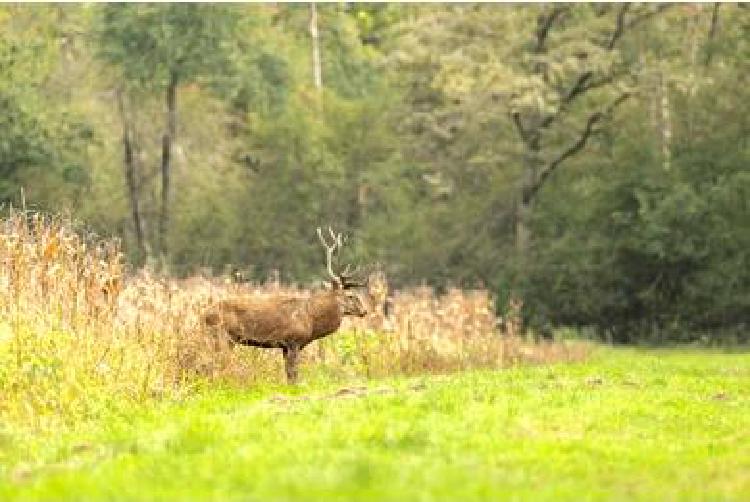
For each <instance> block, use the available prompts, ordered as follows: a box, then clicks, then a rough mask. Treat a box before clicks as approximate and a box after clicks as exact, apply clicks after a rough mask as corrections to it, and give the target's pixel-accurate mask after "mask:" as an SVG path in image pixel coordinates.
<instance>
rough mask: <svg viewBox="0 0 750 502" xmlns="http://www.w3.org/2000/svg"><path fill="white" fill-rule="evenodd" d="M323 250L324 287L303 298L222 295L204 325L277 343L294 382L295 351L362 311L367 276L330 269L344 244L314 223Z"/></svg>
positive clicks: (238, 339) (239, 337) (262, 343)
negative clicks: (227, 297)
mask: <svg viewBox="0 0 750 502" xmlns="http://www.w3.org/2000/svg"><path fill="white" fill-rule="evenodd" d="M317 232H318V238H319V239H320V241H321V243H322V244H323V247H324V248H325V252H326V268H327V270H328V275H329V276H330V279H331V280H330V283H329V286H328V288H327V289H326V290H323V291H314V292H312V293H311V294H310V296H309V297H308V298H294V297H284V296H278V295H277V296H271V297H243V298H231V299H226V300H222V301H220V302H218V303H216V304H214V305H213V306H211V307H209V309H208V310H207V311H206V312H205V313H204V315H203V322H204V324H205V325H206V326H208V327H210V328H214V329H218V330H219V331H220V332H223V333H225V334H226V335H228V338H229V340H230V341H231V343H232V344H234V345H247V346H251V347H262V348H268V349H276V348H278V349H281V351H282V353H283V355H284V367H285V370H286V377H287V381H288V382H289V383H292V384H293V383H296V382H297V376H298V373H297V364H298V359H299V353H300V351H301V350H302V349H303V348H305V346H307V345H308V344H310V343H311V342H313V341H314V340H317V339H319V338H323V337H325V336H328V335H330V334H332V333H334V332H335V331H336V330H337V329H338V328H339V326H340V325H341V320H342V319H343V317H344V316H357V317H364V316H365V315H366V314H367V307H366V305H367V304H368V303H369V302H367V301H366V300H365V299H364V297H363V295H361V290H362V288H365V287H366V282H364V281H361V280H357V279H355V276H356V274H357V273H358V270H357V269H355V270H354V271H352V270H350V268H351V267H350V266H349V265H347V266H346V267H345V268H344V270H342V271H340V272H334V269H333V258H334V255H336V254H337V252H338V251H340V250H341V248H342V247H343V242H344V241H343V238H342V236H341V234H340V233H339V234H337V233H334V232H333V230H331V228H330V227H329V228H328V233H329V235H330V240H327V239H326V238H325V237H324V235H323V232H322V231H321V230H320V228H318V229H317Z"/></svg>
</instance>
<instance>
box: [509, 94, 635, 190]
mask: <svg viewBox="0 0 750 502" xmlns="http://www.w3.org/2000/svg"><path fill="white" fill-rule="evenodd" d="M629 97H630V93H629V92H624V93H622V94H620V95H619V96H618V97H617V99H615V100H614V101H612V103H610V104H609V105H608V106H607V107H606V108H604V109H603V110H597V111H596V112H594V113H592V114H591V115H589V118H588V120H587V121H586V125H585V127H584V128H583V131H581V133H580V135H579V136H578V139H577V140H576V141H575V142H574V143H573V144H571V145H570V146H569V147H568V148H566V149H565V150H563V151H562V153H560V155H558V156H557V157H556V158H555V159H554V160H552V161H551V162H550V163H549V164H547V165H546V166H545V167H544V168H543V169H542V171H541V172H540V173H539V177H538V178H537V180H536V182H535V183H534V184H533V185H532V186H531V187H529V189H528V191H527V192H526V193H524V194H523V196H524V199H525V200H526V201H529V200H531V199H533V198H534V196H535V195H536V193H537V192H538V191H539V188H541V186H542V185H543V184H544V182H545V180H546V179H547V178H548V177H549V175H550V174H552V172H553V171H554V170H555V169H557V167H558V166H559V165H560V164H562V163H563V162H565V160H567V159H568V158H570V157H572V156H573V155H575V154H576V153H578V152H579V151H581V149H583V147H585V146H586V143H587V142H588V140H589V137H590V136H591V134H592V133H593V132H594V127H595V126H596V125H597V124H598V123H599V122H600V121H601V120H603V119H604V118H605V117H608V116H610V115H611V114H612V112H614V110H615V108H617V107H618V106H619V105H621V104H622V103H623V102H624V101H625V100H627V99H628V98H629Z"/></svg>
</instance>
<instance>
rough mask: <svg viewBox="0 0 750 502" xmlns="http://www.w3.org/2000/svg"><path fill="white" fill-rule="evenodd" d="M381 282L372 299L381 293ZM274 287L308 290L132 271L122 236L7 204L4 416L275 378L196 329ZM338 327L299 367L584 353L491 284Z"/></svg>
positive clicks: (1, 256)
mask: <svg viewBox="0 0 750 502" xmlns="http://www.w3.org/2000/svg"><path fill="white" fill-rule="evenodd" d="M379 281H380V282H378V284H379V286H380V288H379V289H378V290H377V291H375V295H374V298H375V301H374V303H375V304H378V303H380V302H382V301H383V299H384V298H385V296H384V293H383V291H384V289H383V288H384V287H385V285H384V282H382V277H381V278H380V279H379ZM268 293H283V294H289V295H300V296H304V295H305V294H306V292H305V291H304V290H301V289H296V288H289V287H280V286H278V285H271V286H254V285H236V284H231V283H227V282H222V281H221V280H218V279H215V278H204V277H192V278H190V279H186V280H174V279H168V278H163V277H158V276H155V275H152V274H149V273H148V272H147V271H140V272H138V273H136V274H132V275H129V276H126V274H125V273H124V270H123V263H122V254H121V253H120V250H119V247H118V244H117V242H115V241H101V240H97V239H95V238H93V237H85V236H82V233H81V232H79V231H76V230H75V229H74V227H73V225H72V224H71V223H70V222H69V221H66V220H65V219H64V218H62V217H45V216H42V215H39V214H36V213H29V212H19V211H11V212H10V214H9V215H8V217H7V218H5V219H3V220H2V221H0V419H3V420H6V421H10V422H12V423H25V424H30V425H32V426H43V425H45V424H50V423H59V422H60V420H63V421H64V420H78V419H80V418H83V417H91V416H96V414H97V413H99V412H100V411H102V410H103V409H105V408H107V407H109V406H121V405H122V403H123V402H143V401H145V400H148V399H153V398H154V397H160V396H169V397H175V396H179V395H181V394H184V393H186V392H189V391H190V389H191V386H192V385H193V384H195V383H196V382H203V381H206V380H222V381H230V382H241V383H242V384H248V383H253V382H258V381H267V380H275V381H282V371H281V357H280V356H279V354H278V353H277V351H272V350H263V349H252V348H238V349H235V350H231V349H230V348H228V347H227V346H226V345H224V344H222V343H221V342H220V341H218V342H217V340H216V339H215V338H213V337H211V336H208V334H207V333H206V332H205V331H204V330H202V329H201V327H200V324H199V316H200V313H201V311H202V310H203V309H204V308H205V307H206V306H207V305H208V304H209V303H210V302H212V301H215V300H217V299H219V298H224V297H227V296H231V295H238V294H268ZM375 307H377V305H375ZM516 307H517V306H516ZM376 310H377V309H376ZM377 311H378V312H379V310H377ZM340 331H341V332H340V333H339V334H337V335H334V336H331V337H328V338H326V339H323V340H321V341H319V342H315V344H313V345H312V346H311V347H309V348H308V349H306V350H305V351H304V352H303V372H304V371H305V370H308V371H309V370H311V369H313V368H314V369H315V370H316V371H317V370H320V371H327V372H329V373H330V374H332V375H333V376H334V377H341V378H346V377H351V376H366V377H370V376H384V375H393V374H415V373H423V372H447V371H457V370H461V369H466V368H477V367H502V366H507V365H511V364H515V363H519V362H525V361H526V362H536V363H538V362H552V361H559V360H569V359H578V358H581V357H583V355H584V353H583V350H582V349H581V348H580V347H568V346H564V345H560V344H544V345H532V344H528V343H524V342H522V341H521V339H520V338H519V337H518V336H517V334H518V332H519V331H520V325H519V322H518V319H517V318H515V317H512V316H511V318H509V319H505V320H498V319H496V317H495V316H494V314H493V312H492V310H491V298H490V297H489V295H488V293H487V292H486V291H469V292H464V291H460V290H452V291H450V292H449V293H448V294H446V295H444V296H441V297H436V296H435V294H434V293H433V291H432V290H430V289H428V288H418V289H414V290H411V291H404V292H399V293H397V294H396V295H395V296H394V298H393V314H392V316H390V317H389V318H388V319H386V318H385V317H384V316H382V315H378V314H376V315H373V316H371V317H369V318H366V319H364V320H362V321H360V320H357V321H356V322H354V321H347V322H346V324H345V325H344V326H343V327H342V329H341V330H340Z"/></svg>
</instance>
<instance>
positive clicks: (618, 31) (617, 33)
mask: <svg viewBox="0 0 750 502" xmlns="http://www.w3.org/2000/svg"><path fill="white" fill-rule="evenodd" d="M629 10H630V4H629V3H626V4H623V6H622V7H620V10H619V12H618V13H617V20H616V21H615V29H614V31H613V32H612V36H611V37H610V38H609V42H607V50H610V51H611V50H612V49H614V47H615V44H616V43H617V40H618V39H619V38H620V37H621V36H622V34H623V32H624V31H625V16H626V15H627V13H628V11H629Z"/></svg>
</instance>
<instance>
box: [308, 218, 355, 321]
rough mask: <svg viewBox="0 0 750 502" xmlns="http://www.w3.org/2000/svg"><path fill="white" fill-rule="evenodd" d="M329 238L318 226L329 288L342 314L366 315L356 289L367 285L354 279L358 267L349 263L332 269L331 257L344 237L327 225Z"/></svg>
mask: <svg viewBox="0 0 750 502" xmlns="http://www.w3.org/2000/svg"><path fill="white" fill-rule="evenodd" d="M328 234H329V239H330V242H329V240H327V239H326V237H325V236H324V235H323V231H322V230H321V229H320V227H318V238H319V239H320V242H321V243H322V244H323V247H324V248H325V250H326V269H327V270H328V275H329V277H330V279H331V282H330V288H331V291H332V292H333V294H335V295H336V300H337V302H338V305H339V309H340V310H341V314H342V315H350V316H358V317H363V316H365V315H367V307H366V302H365V301H364V300H363V298H362V296H361V295H360V294H359V292H358V291H357V290H359V289H361V288H365V287H366V286H367V284H366V282H365V281H362V280H361V279H356V277H357V276H358V274H359V268H358V267H355V269H354V270H351V267H350V265H346V267H345V268H344V269H343V270H341V271H339V272H335V271H334V269H333V259H334V255H336V254H337V253H338V252H339V251H340V250H341V248H342V247H343V246H344V241H345V239H344V237H343V236H342V235H341V234H340V233H338V234H337V233H335V232H334V231H333V230H331V227H328Z"/></svg>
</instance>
